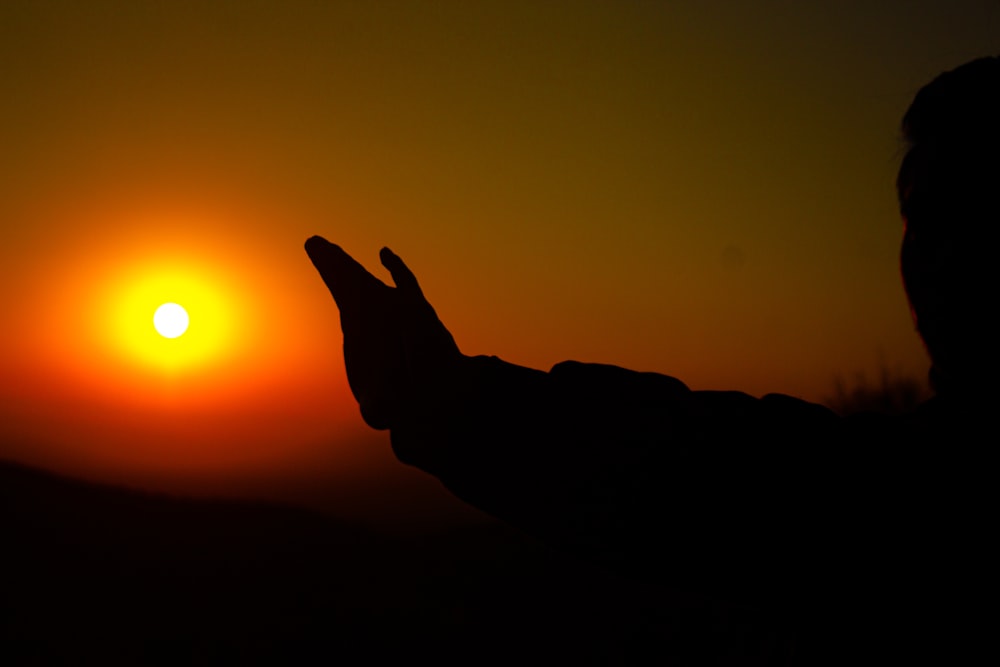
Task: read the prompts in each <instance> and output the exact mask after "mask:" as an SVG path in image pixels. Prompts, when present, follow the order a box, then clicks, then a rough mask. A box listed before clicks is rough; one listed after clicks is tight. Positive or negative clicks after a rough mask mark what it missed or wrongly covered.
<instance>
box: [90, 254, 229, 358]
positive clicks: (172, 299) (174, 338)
mask: <svg viewBox="0 0 1000 667" xmlns="http://www.w3.org/2000/svg"><path fill="white" fill-rule="evenodd" d="M126 273H128V274H130V275H129V277H128V278H127V279H125V280H121V281H115V282H116V286H115V287H114V288H112V289H110V290H109V291H108V292H107V293H106V296H105V299H104V308H103V310H104V316H103V317H101V318H100V320H101V323H100V324H99V327H98V331H96V332H95V333H97V334H98V335H99V336H100V337H101V338H103V339H104V341H106V343H105V345H107V344H108V343H110V347H111V348H112V349H113V351H115V352H117V353H118V355H120V356H122V357H124V358H123V361H126V362H131V363H133V364H136V365H139V366H145V367H149V368H150V369H151V370H153V369H161V370H168V371H179V370H184V369H187V370H194V369H195V368H198V367H204V366H208V365H213V364H219V363H224V362H225V361H226V359H227V358H228V357H230V356H232V354H233V353H234V352H236V351H237V350H239V348H240V347H241V346H240V345H239V340H240V339H241V336H240V335H239V330H240V327H239V326H238V325H237V320H239V319H240V316H239V313H238V310H239V309H238V307H237V303H236V297H235V295H234V294H229V293H228V291H227V290H225V289H224V286H223V282H222V281H220V280H219V279H218V277H216V276H213V275H211V273H210V272H208V271H205V270H203V269H201V268H200V267H198V266H194V265H190V264H187V263H184V262H176V263H174V265H173V266H171V265H170V264H169V263H167V262H163V263H157V264H155V265H146V266H143V267H135V268H134V269H133V270H130V271H126ZM182 303H183V304H184V305H183V306H181V305H180V304H182ZM150 313H155V314H154V315H153V326H152V327H151V326H149V324H150V319H149V317H150ZM190 322H196V323H197V326H194V327H191V328H188V324H189V323H190ZM182 334H183V335H182Z"/></svg>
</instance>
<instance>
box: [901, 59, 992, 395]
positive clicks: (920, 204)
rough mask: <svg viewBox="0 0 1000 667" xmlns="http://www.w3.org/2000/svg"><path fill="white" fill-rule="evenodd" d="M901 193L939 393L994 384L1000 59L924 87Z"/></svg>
mask: <svg viewBox="0 0 1000 667" xmlns="http://www.w3.org/2000/svg"><path fill="white" fill-rule="evenodd" d="M902 130H903V138H904V140H905V141H906V143H907V147H908V150H907V153H906V156H905V157H904V159H903V162H902V165H901V166H900V170H899V177H898V180H897V183H896V186H897V192H898V195H899V205H900V212H901V214H902V217H903V221H904V226H905V231H904V236H903V243H902V250H901V253H900V266H901V270H902V275H903V285H904V287H905V289H906V294H907V297H908V298H909V301H910V309H911V311H912V313H913V317H914V321H915V324H916V327H917V331H918V332H919V333H920V336H921V338H923V341H924V345H925V346H926V348H927V351H928V353H929V354H930V357H931V365H932V366H931V381H932V383H933V384H934V387H935V389H936V390H937V391H938V393H946V392H947V393H981V392H983V391H985V390H988V389H990V388H991V387H993V386H994V385H996V384H1000V383H998V382H997V380H998V379H1000V378H998V377H997V374H998V373H1000V363H998V361H1000V350H998V347H1000V346H998V341H997V333H998V331H1000V329H998V328H996V327H995V326H994V325H993V324H992V320H993V319H994V312H993V305H994V303H995V302H996V299H997V296H998V294H1000V279H998V276H1000V262H998V261H997V253H998V250H1000V247H998V245H997V240H998V227H1000V58H998V57H988V58H980V59H978V60H974V61H972V62H969V63H966V64H964V65H962V66H960V67H958V68H956V69H954V70H951V71H948V72H945V73H943V74H941V75H939V76H938V77H937V78H935V79H934V80H933V81H931V82H930V83H929V84H927V85H926V86H924V87H923V88H922V89H921V90H920V91H919V92H918V93H917V95H916V97H915V98H914V100H913V103H912V104H911V105H910V108H909V109H908V110H907V112H906V114H905V115H904V117H903V124H902Z"/></svg>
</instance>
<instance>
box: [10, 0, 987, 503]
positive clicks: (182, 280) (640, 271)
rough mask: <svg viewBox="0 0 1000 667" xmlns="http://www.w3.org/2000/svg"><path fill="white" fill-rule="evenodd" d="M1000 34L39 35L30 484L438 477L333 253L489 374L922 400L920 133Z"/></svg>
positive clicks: (721, 12)
mask: <svg viewBox="0 0 1000 667" xmlns="http://www.w3.org/2000/svg"><path fill="white" fill-rule="evenodd" d="M998 30H1000V3H997V2H988V1H985V0H979V1H973V0H961V1H958V0H955V1H951V2H918V1H913V0H894V1H891V2H886V1H881V2H871V1H870V0H844V1H841V2H831V3H813V2H792V1H778V0H755V1H754V2H749V1H747V2H737V1H733V2H723V1H717V2H711V1H709V2H704V1H694V0H692V1H681V2H620V1H618V2H610V1H609V2H584V1H582V0H575V1H573V2H512V1H510V0H505V1H503V2H481V1H480V2H461V1H459V2H378V3H361V2H350V3H349V2H329V3H318V2H291V1H282V2H250V1H246V2H180V1H163V2H108V1H100V0H92V1H90V2H86V3H78V2H44V1H38V0H34V1H31V2H17V1H7V2H4V3H2V5H0V85H2V87H3V91H4V103H3V105H0V154H2V155H3V160H2V162H0V170H2V178H0V234H2V239H3V244H2V248H0V253H2V266H3V271H4V280H3V281H2V287H0V289H2V290H3V292H2V297H3V304H4V320H3V321H4V326H3V327H2V332H0V336H2V339H0V342H2V347H0V372H2V373H3V382H2V389H0V391H2V397H0V398H2V403H0V410H2V415H0V419H2V422H0V424H2V426H0V428H2V429H3V431H2V432H0V458H10V459H15V460H19V461H24V462H27V463H32V464H36V465H44V466H47V467H51V468H54V469H57V470H60V471H64V472H70V473H72V474H84V475H87V476H91V477H96V478H98V479H106V480H110V481H125V482H127V483H134V484H137V485H144V486H149V485H152V486H155V487H158V488H160V487H162V488H180V487H185V488H192V489H198V490H202V491H204V490H207V491H212V490H213V489H215V490H219V489H223V486H224V484H223V482H222V481H220V480H228V481H227V482H226V483H227V484H231V485H238V484H242V483H244V482H246V481H247V480H256V481H255V482H254V483H260V484H265V485H266V483H267V480H277V479H279V478H280V479H282V480H284V482H283V483H285V484H286V485H288V484H291V485H293V486H294V485H295V484H296V483H297V482H296V480H299V481H301V482H302V483H301V484H299V486H298V487H297V488H305V487H306V486H307V484H306V482H305V481H304V480H306V478H309V479H313V480H321V479H327V478H328V477H337V478H338V479H339V480H341V483H343V484H344V485H349V484H350V480H352V479H353V480H360V479H365V480H370V479H373V478H374V477H375V476H377V477H379V478H381V479H389V478H393V476H400V475H403V476H405V475H406V474H408V473H405V472H400V468H399V464H395V463H394V462H393V460H392V457H391V454H390V453H389V452H388V442H387V441H388V438H387V436H386V435H385V434H381V433H375V432H370V431H368V430H367V429H366V428H365V427H364V425H363V424H362V423H361V420H360V417H359V416H358V411H357V407H356V405H355V404H354V403H353V401H352V400H350V396H349V393H348V390H347V386H346V380H345V377H344V370H343V361H342V359H341V357H340V344H341V338H340V330H339V321H338V319H337V313H336V310H335V307H334V304H333V302H332V300H331V299H330V297H329V295H328V293H327V292H326V290H325V287H324V286H323V284H322V282H321V281H320V279H319V277H318V276H317V275H316V274H315V273H314V270H313V268H312V266H311V265H310V263H309V262H308V260H307V258H306V256H305V253H304V251H303V250H302V244H303V242H304V240H305V239H306V238H307V237H308V236H310V235H312V234H322V235H324V236H326V237H327V238H328V239H330V240H331V241H334V242H336V243H339V244H340V245H342V246H343V247H344V248H345V249H346V250H347V251H348V252H351V253H352V254H354V255H355V256H356V257H357V258H358V259H359V260H360V261H362V262H363V263H365V264H366V265H368V266H369V267H371V268H372V269H374V268H376V267H377V251H378V249H379V248H380V247H381V246H383V245H388V246H390V247H392V248H393V250H395V251H396V252H397V253H398V254H399V255H401V256H402V257H403V258H404V259H405V260H406V261H407V262H408V264H409V265H410V267H411V268H412V269H413V270H414V271H415V273H416V274H417V276H418V277H419V278H420V279H421V282H422V285H423V287H424V291H425V293H426V294H427V296H428V298H429V299H430V300H431V301H432V303H434V305H435V306H436V308H437V310H438V313H439V315H440V316H441V317H442V319H443V320H444V321H445V323H446V324H447V325H448V326H449V328H450V329H451V330H452V332H453V333H454V334H455V337H456V339H457V341H458V342H459V345H460V346H461V348H462V350H463V352H465V353H467V354H496V355H498V356H500V357H502V358H504V359H506V360H508V361H511V362H514V363H519V364H522V365H526V366H533V367H539V368H548V367H550V366H551V365H552V364H554V363H557V362H558V361H561V360H564V359H578V360H582V361H596V362H605V363H613V364H619V365H622V366H626V367H630V368H635V369H638V370H652V371H659V372H663V373H667V374H670V375H674V376H677V377H679V378H681V379H682V380H684V381H685V382H687V383H688V385H689V386H691V387H692V388H696V389H702V388H705V389H739V390H743V391H747V392H749V393H751V394H755V395H760V394H763V393H767V392H772V391H776V392H784V393H789V394H794V395H798V396H801V397H803V398H807V399H810V400H816V401H822V400H823V399H824V398H825V397H827V396H829V395H831V394H832V392H833V386H834V381H835V378H837V377H842V378H846V379H848V380H850V379H851V378H854V377H856V376H857V375H858V374H859V373H865V374H867V376H868V377H870V378H873V377H875V376H876V375H877V373H878V369H879V368H880V366H884V367H887V368H889V369H891V370H892V371H894V372H899V373H902V374H906V375H909V376H913V377H918V378H923V377H924V376H925V374H926V367H927V361H926V357H925V354H924V352H923V349H922V347H921V345H920V343H919V340H918V339H917V337H916V335H915V334H914V332H913V327H912V324H911V322H910V319H909V313H908V310H907V306H906V302H905V298H904V296H903V293H902V290H901V287H900V280H899V272H898V260H897V255H898V244H899V239H900V236H901V229H900V223H899V220H898V216H897V212H896V205H895V198H894V192H893V182H894V178H895V172H896V169H897V166H898V163H899V159H900V157H901V146H900V143H899V133H898V125H899V119H900V117H901V116H902V114H903V112H904V110H905V109H906V107H907V105H908V104H909V102H910V101H911V99H912V97H913V95H914V94H915V93H916V91H917V90H918V89H919V87H920V86H921V85H923V84H924V83H926V82H927V81H929V80H930V79H931V78H932V77H933V76H934V75H936V74H937V73H939V72H941V71H943V70H946V69H950V68H952V67H955V66H957V65H959V64H961V63H962V62H965V61H967V60H970V59H972V58H974V57H977V56H980V55H986V54H992V53H995V52H996V51H997V50H998V44H997V38H996V35H997V34H1000V33H998ZM380 275H381V274H380ZM185 300H186V301H187V303H186V304H185V305H188V306H189V309H190V310H191V311H192V325H191V330H190V331H189V333H188V334H185V336H184V337H182V338H180V339H177V341H163V340H161V339H158V338H157V337H156V336H155V334H152V333H151V326H152V320H151V318H152V311H153V309H154V308H155V306H156V305H158V304H159V303H161V302H163V301H179V302H181V303H185ZM170 342H173V343H177V344H176V345H174V346H172V347H171V346H169V345H164V343H170ZM261 480H263V481H261ZM289 480H291V481H289ZM366 483H367V482H366ZM226 488H229V487H226Z"/></svg>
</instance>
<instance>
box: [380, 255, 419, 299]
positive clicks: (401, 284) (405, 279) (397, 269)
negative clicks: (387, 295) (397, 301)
mask: <svg viewBox="0 0 1000 667" xmlns="http://www.w3.org/2000/svg"><path fill="white" fill-rule="evenodd" d="M378 257H379V259H380V260H381V261H382V266H384V267H385V268H387V269H389V275H391V276H392V281H393V282H394V283H396V287H398V288H399V289H401V290H403V291H404V292H408V293H410V294H415V295H417V296H420V297H423V292H421V291H420V285H419V283H417V277H416V276H415V275H413V272H412V271H410V269H409V267H408V266H406V264H404V263H403V260H402V259H400V258H399V255H397V254H396V253H394V252H393V251H391V250H389V249H388V248H382V250H380V251H379V253H378Z"/></svg>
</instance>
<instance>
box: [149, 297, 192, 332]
mask: <svg viewBox="0 0 1000 667" xmlns="http://www.w3.org/2000/svg"><path fill="white" fill-rule="evenodd" d="M188 322H189V319H188V314H187V311H186V310H184V308H183V306H181V305H179V304H176V303H165V304H163V305H162V306H160V307H159V308H157V309H156V313H154V314H153V326H154V327H156V331H157V332H158V333H159V334H160V335H161V336H163V337H164V338H177V337H178V336H180V335H181V334H183V333H184V332H185V331H187V328H188Z"/></svg>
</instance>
